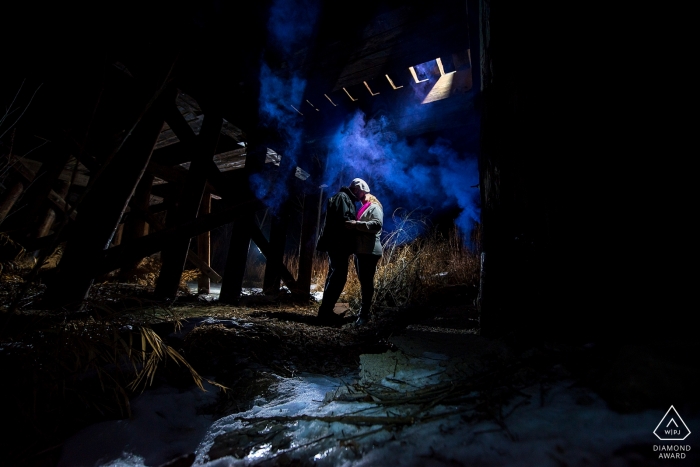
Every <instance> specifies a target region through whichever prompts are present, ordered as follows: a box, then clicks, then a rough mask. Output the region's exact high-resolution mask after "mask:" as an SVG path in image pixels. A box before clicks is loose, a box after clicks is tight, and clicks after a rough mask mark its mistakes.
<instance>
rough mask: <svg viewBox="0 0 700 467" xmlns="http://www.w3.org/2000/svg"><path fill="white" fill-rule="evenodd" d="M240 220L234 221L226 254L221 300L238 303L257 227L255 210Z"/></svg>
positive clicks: (248, 212) (220, 293)
mask: <svg viewBox="0 0 700 467" xmlns="http://www.w3.org/2000/svg"><path fill="white" fill-rule="evenodd" d="M241 217H242V218H241V219H240V220H237V221H236V222H234V223H233V231H232V232H231V239H230V241H229V246H228V255H227V256H226V266H225V268H224V280H223V281H222V283H221V291H220V292H219V302H221V303H229V304H237V303H238V301H239V300H240V298H241V293H242V291H243V277H244V276H245V268H246V263H247V260H248V250H249V249H250V238H251V234H252V230H253V228H254V227H255V226H254V225H253V221H254V218H255V212H254V211H247V212H246V213H245V214H244V215H243V216H241Z"/></svg>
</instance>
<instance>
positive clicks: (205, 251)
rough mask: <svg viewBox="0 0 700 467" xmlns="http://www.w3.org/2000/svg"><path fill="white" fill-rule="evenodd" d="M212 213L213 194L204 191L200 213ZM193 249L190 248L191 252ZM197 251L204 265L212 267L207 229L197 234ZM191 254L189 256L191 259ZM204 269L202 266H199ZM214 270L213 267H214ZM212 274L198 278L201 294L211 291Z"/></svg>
mask: <svg viewBox="0 0 700 467" xmlns="http://www.w3.org/2000/svg"><path fill="white" fill-rule="evenodd" d="M209 213H211V194H210V193H204V196H202V205H201V206H200V208H199V215H200V216H205V215H207V214H209ZM191 251H192V250H190V252H191ZM197 252H198V253H199V255H198V256H199V257H200V258H201V260H202V262H203V263H204V264H203V266H204V267H205V268H206V269H211V232H209V231H206V232H203V233H201V234H199V235H197ZM189 257H190V256H189V254H188V256H187V258H188V259H189ZM199 270H200V271H202V267H200V268H199ZM212 271H213V269H212ZM217 276H218V274H217ZM210 280H211V276H209V275H208V274H205V276H200V277H199V279H198V280H197V292H199V293H200V294H208V293H210V292H211V284H210ZM220 281H221V279H220V278H219V279H218V280H215V282H220Z"/></svg>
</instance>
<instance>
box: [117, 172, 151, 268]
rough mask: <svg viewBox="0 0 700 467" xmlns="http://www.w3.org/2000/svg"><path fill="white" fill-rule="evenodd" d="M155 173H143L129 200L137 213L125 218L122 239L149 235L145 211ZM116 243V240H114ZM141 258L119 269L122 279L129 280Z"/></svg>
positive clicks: (132, 209)
mask: <svg viewBox="0 0 700 467" xmlns="http://www.w3.org/2000/svg"><path fill="white" fill-rule="evenodd" d="M153 178H154V177H153V174H149V173H148V172H146V173H144V174H143V177H141V181H140V182H139V184H138V185H137V186H136V190H135V191H134V196H132V197H131V201H130V202H129V207H130V208H131V211H130V212H131V213H134V214H135V215H131V216H129V219H128V220H125V221H124V222H123V223H122V224H120V225H123V226H124V227H122V237H121V238H120V242H121V241H129V240H133V239H135V238H139V237H143V236H144V235H148V232H149V226H148V223H147V222H146V216H145V213H146V212H148V205H149V203H150V198H151V186H152V185H153ZM113 243H114V242H113ZM140 262H141V260H140V259H139V260H137V261H134V262H132V263H130V264H125V265H124V266H123V267H122V268H121V270H120V271H119V278H120V280H128V279H129V278H131V277H132V276H133V275H134V270H135V269H136V268H137V267H138V265H139V263H140Z"/></svg>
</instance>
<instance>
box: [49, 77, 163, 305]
mask: <svg viewBox="0 0 700 467" xmlns="http://www.w3.org/2000/svg"><path fill="white" fill-rule="evenodd" d="M171 69H172V63H171V64H169V65H168V66H165V67H163V69H161V70H159V73H158V75H156V76H152V77H151V78H152V81H151V79H150V78H149V79H148V80H144V82H143V86H144V87H143V89H142V91H144V93H145V91H146V89H150V91H149V93H150V95H148V98H149V100H147V101H146V102H143V101H140V99H141V98H143V96H144V94H137V96H138V97H137V96H134V100H133V101H132V102H129V103H127V104H125V105H131V106H132V107H133V108H134V109H135V110H136V109H139V110H141V113H139V114H138V115H137V116H136V117H134V120H133V127H132V128H131V129H130V131H129V132H128V133H127V135H128V136H127V137H126V139H122V140H121V141H120V142H118V141H109V142H108V143H109V144H108V145H106V146H105V147H108V148H111V147H113V148H114V149H106V150H108V151H112V150H115V151H117V152H116V153H110V154H108V156H107V157H106V158H105V159H104V164H105V165H103V166H102V167H101V169H100V171H98V172H97V174H95V175H93V176H94V177H95V178H94V179H93V180H91V186H90V187H88V191H87V194H86V196H85V197H84V199H83V204H82V205H81V213H80V216H79V217H78V218H77V219H76V230H75V234H74V235H73V237H72V238H71V240H70V242H69V243H68V245H67V246H66V249H65V251H64V254H63V257H62V259H61V262H60V263H59V270H60V272H61V274H59V275H57V279H56V280H55V281H54V282H52V283H50V284H48V287H47V289H46V292H45V294H44V297H43V300H44V301H45V303H46V304H47V306H51V307H61V306H67V305H70V306H74V305H77V304H79V303H80V302H82V300H84V299H85V297H86V296H87V294H88V292H89V290H90V287H91V286H92V282H93V280H94V277H95V275H94V270H95V268H96V266H97V265H98V264H99V263H100V261H101V260H102V259H103V258H104V256H105V255H106V253H107V252H108V251H109V250H111V249H112V248H109V245H110V243H111V241H112V238H113V236H114V234H115V231H116V229H117V227H118V226H119V224H120V221H121V218H122V216H123V213H124V211H125V209H126V207H127V205H128V202H129V199H130V198H131V196H132V194H133V192H134V190H135V189H136V186H137V185H138V183H139V181H140V179H141V176H142V175H143V173H144V171H145V169H146V166H147V165H148V161H149V159H150V157H151V153H152V151H153V146H154V144H155V142H156V140H157V139H158V135H159V134H160V131H161V129H162V127H163V122H164V119H163V106H164V105H166V104H167V103H169V102H170V101H171V100H174V98H175V89H174V88H172V87H171V88H169V89H168V90H165V87H166V85H165V82H167V77H168V76H169V74H170V71H171ZM161 73H162V74H161ZM151 86H154V87H155V89H153V88H151ZM164 91H165V92H164ZM117 124H120V125H121V124H122V123H121V122H118V121H110V122H105V123H104V125H105V126H106V127H109V126H110V125H117ZM103 131H104V129H103ZM109 134H115V133H113V132H110V133H109ZM116 134H119V133H116ZM120 137H121V136H120ZM63 165H64V164H62V167H63ZM62 167H61V168H62ZM106 167H109V170H105V169H106Z"/></svg>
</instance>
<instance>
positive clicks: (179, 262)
mask: <svg viewBox="0 0 700 467" xmlns="http://www.w3.org/2000/svg"><path fill="white" fill-rule="evenodd" d="M222 124H223V118H222V117H221V116H219V115H216V114H208V115H205V117H204V121H203V122H202V130H201V132H200V134H199V136H198V138H197V140H196V141H197V143H198V144H197V145H196V146H194V147H192V153H194V155H195V157H194V158H193V160H192V164H191V165H190V169H189V171H188V173H187V181H186V183H185V187H184V189H183V192H182V194H181V196H180V198H179V199H180V201H179V203H178V209H177V211H175V212H174V213H170V215H169V216H168V218H170V219H173V220H174V221H175V223H177V224H180V223H183V222H187V221H190V220H192V219H195V218H196V217H197V212H198V211H199V207H200V204H201V201H202V196H203V194H204V190H205V187H206V183H207V177H206V167H207V164H208V162H209V161H211V159H212V157H213V156H214V151H215V148H216V144H217V142H218V140H219V134H220V133H221V125H222ZM173 214H174V216H173ZM189 245H190V239H189V238H187V239H186V240H178V241H175V242H173V243H171V244H170V245H169V246H168V247H167V248H164V249H163V250H162V251H161V262H162V265H161V270H160V275H159V276H158V280H157V282H156V289H155V294H156V295H157V296H159V297H162V298H167V299H172V298H175V296H176V295H177V290H178V287H179V285H180V278H181V277H182V272H183V269H184V267H185V261H186V259H187V252H188V250H189Z"/></svg>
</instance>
